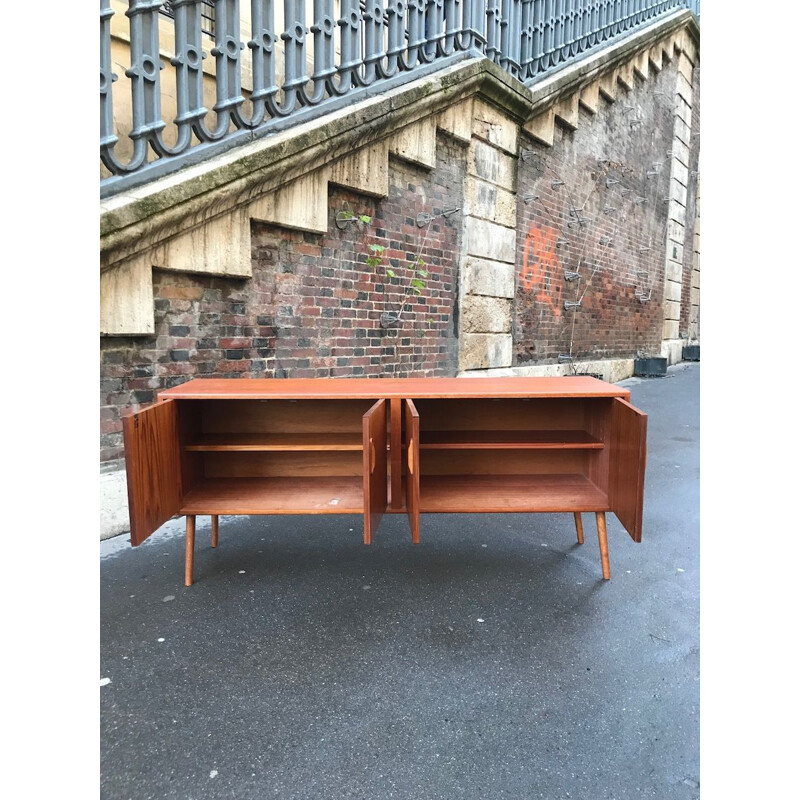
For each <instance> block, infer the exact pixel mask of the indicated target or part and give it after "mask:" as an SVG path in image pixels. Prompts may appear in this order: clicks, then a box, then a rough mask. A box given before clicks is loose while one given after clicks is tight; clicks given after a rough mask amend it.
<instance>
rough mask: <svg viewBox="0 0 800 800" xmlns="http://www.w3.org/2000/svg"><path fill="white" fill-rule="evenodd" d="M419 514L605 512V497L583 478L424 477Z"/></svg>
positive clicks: (540, 476)
mask: <svg viewBox="0 0 800 800" xmlns="http://www.w3.org/2000/svg"><path fill="white" fill-rule="evenodd" d="M419 510H420V511H422V512H430V513H462V512H464V513H466V512H471V511H483V512H489V513H499V512H504V511H516V512H519V511H523V512H535V511H553V512H554V511H608V510H609V505H608V496H607V495H606V494H605V492H603V491H601V490H600V489H598V488H597V486H595V485H594V484H593V483H592V482H591V481H590V480H589V479H588V478H587V477H586V476H585V475H549V474H547V475H423V476H422V477H421V479H420V489H419Z"/></svg>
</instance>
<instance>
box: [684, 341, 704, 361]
mask: <svg viewBox="0 0 800 800" xmlns="http://www.w3.org/2000/svg"><path fill="white" fill-rule="evenodd" d="M683 360H684V361H699V360H700V345H699V344H687V345H686V347H684V348H683Z"/></svg>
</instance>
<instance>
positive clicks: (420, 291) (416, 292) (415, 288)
mask: <svg viewBox="0 0 800 800" xmlns="http://www.w3.org/2000/svg"><path fill="white" fill-rule="evenodd" d="M412 288H413V289H414V294H422V289H420V288H419V287H418V286H413V287H412Z"/></svg>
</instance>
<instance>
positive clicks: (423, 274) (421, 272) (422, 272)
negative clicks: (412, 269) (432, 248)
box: [417, 269, 428, 278]
mask: <svg viewBox="0 0 800 800" xmlns="http://www.w3.org/2000/svg"><path fill="white" fill-rule="evenodd" d="M417 275H419V276H420V278H427V277H428V273H427V271H426V270H424V269H418V270H417Z"/></svg>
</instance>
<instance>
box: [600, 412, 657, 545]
mask: <svg viewBox="0 0 800 800" xmlns="http://www.w3.org/2000/svg"><path fill="white" fill-rule="evenodd" d="M610 451H611V452H610V463H611V474H610V476H609V490H608V499H609V505H610V506H611V510H612V511H613V512H614V513H615V514H616V515H617V518H618V519H619V521H620V522H621V523H622V524H623V526H624V527H625V530H627V531H628V533H629V534H630V535H631V538H632V539H633V541H634V542H641V541H642V509H643V504H644V469H645V461H646V459H647V414H645V413H644V412H642V411H639V409H638V408H634V406H632V405H631V404H630V403H628V402H626V401H625V400H622V399H620V398H619V397H615V398H614V399H613V401H612V408H611V437H610Z"/></svg>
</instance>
